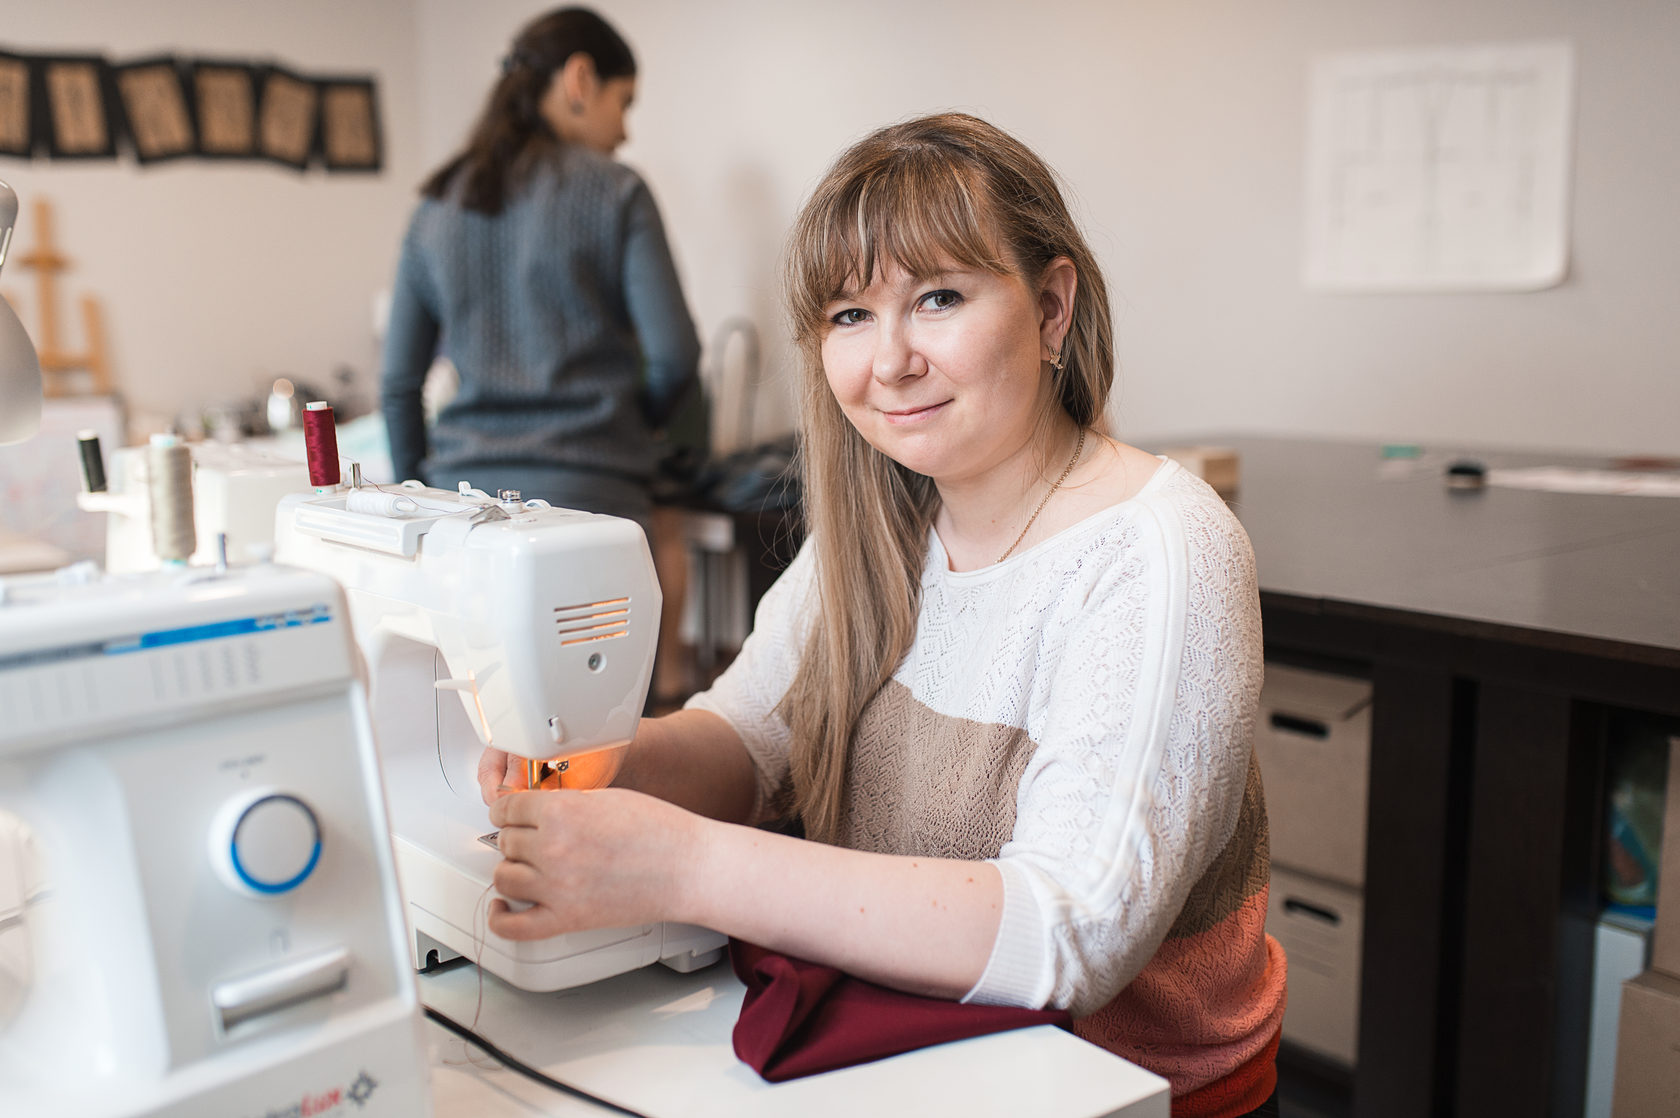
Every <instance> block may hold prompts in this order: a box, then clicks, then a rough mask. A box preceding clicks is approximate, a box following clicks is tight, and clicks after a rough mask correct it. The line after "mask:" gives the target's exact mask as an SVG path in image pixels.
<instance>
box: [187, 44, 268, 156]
mask: <svg viewBox="0 0 1680 1118" xmlns="http://www.w3.org/2000/svg"><path fill="white" fill-rule="evenodd" d="M187 87H188V92H189V93H190V94H191V97H192V113H193V123H194V125H195V126H196V128H197V132H198V154H199V155H201V156H204V157H205V158H208V159H253V158H255V157H256V155H257V68H256V67H255V66H252V65H250V64H248V63H244V62H218V61H207V60H204V59H197V60H195V61H194V62H193V63H192V67H191V70H190V71H189V81H188V82H187Z"/></svg>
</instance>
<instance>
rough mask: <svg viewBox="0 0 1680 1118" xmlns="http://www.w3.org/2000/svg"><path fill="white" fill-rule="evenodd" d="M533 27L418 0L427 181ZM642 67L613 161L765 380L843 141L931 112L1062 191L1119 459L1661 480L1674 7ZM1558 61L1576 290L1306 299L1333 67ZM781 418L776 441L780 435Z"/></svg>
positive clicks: (844, 27)
mask: <svg viewBox="0 0 1680 1118" xmlns="http://www.w3.org/2000/svg"><path fill="white" fill-rule="evenodd" d="M545 7H546V5H544V4H540V3H533V2H531V0H481V2H479V3H475V4H473V5H471V6H467V5H462V4H457V3H455V2H454V0H418V19H419V59H420V67H419V106H420V119H421V127H422V134H421V135H422V141H421V150H422V154H423V162H424V163H426V164H428V165H429V164H430V163H432V162H435V161H438V160H441V159H442V158H443V157H444V156H445V155H447V154H449V152H450V151H451V150H452V149H453V148H454V147H455V146H456V145H457V144H458V143H459V142H460V140H461V139H462V137H463V136H464V134H465V131H466V129H467V127H468V125H469V123H470V121H471V118H472V117H473V115H474V114H475V113H476V112H477V110H478V107H479V104H480V102H481V100H482V98H483V96H484V94H485V92H486V91H487V89H488V87H489V84H490V81H491V79H492V77H493V76H494V67H495V63H496V60H497V58H498V57H499V56H500V54H501V53H502V52H503V50H504V49H505V46H506V43H507V42H508V41H509V39H511V37H512V35H513V33H514V31H515V30H516V29H517V27H518V26H519V24H520V23H521V22H523V21H524V20H525V19H526V18H528V17H529V16H531V15H533V14H535V13H537V12H539V11H541V10H543V9H544V8H545ZM600 7H601V10H602V11H603V12H604V13H605V14H606V15H607V16H608V17H609V18H610V19H612V20H613V21H614V22H615V23H617V24H618V25H619V26H620V28H621V29H622V30H623V31H624V33H625V34H626V36H627V37H628V38H629V39H630V40H631V42H632V44H633V46H634V47H635V48H636V51H637V53H638V56H639V59H640V61H641V64H642V78H641V88H640V92H639V98H638V104H637V106H636V108H635V110H634V111H633V115H632V119H631V133H632V141H631V143H630V145H628V146H627V147H626V148H625V149H624V151H623V152H622V156H623V158H625V159H626V160H627V161H628V162H630V163H632V164H634V165H636V166H638V167H639V168H640V169H641V170H642V171H643V172H644V173H645V174H646V175H647V177H648V179H649V180H650V182H651V183H652V185H653V188H654V192H655V195H656V196H657V197H658V198H659V200H660V203H661V205H662V207H663V209H664V212H665V216H666V220H667V222H668V224H669V226H670V228H671V232H672V236H673V239H674V242H675V244H676V250H677V253H678V256H679V267H680V268H681V270H682V274H683V278H684V281H685V283H686V286H687V290H688V293H689V298H690V301H691V304H692V305H693V307H694V308H695V311H696V314H697V315H698V317H699V319H700V321H701V325H702V331H703V333H707V334H709V333H710V332H711V331H712V330H714V329H715V328H716V327H717V325H718V324H719V323H720V322H721V321H722V320H724V319H725V318H727V317H728V316H730V315H734V314H740V313H746V314H749V315H751V316H752V317H753V318H754V319H756V320H757V321H758V322H759V323H760V326H761V329H763V330H764V331H765V332H766V335H767V340H771V341H774V342H775V343H776V344H773V345H771V346H770V347H769V349H770V353H771V355H772V357H773V359H775V360H776V363H777V364H778V366H779V367H782V368H785V364H786V349H785V342H782V341H781V339H782V336H783V331H782V329H781V326H780V321H779V317H778V313H777V311H776V309H775V307H776V303H775V300H776V294H777V291H776V287H777V285H776V279H775V267H776V254H777V252H778V250H779V247H780V243H781V237H782V234H783V232H784V230H785V229H786V228H787V225H788V223H789V221H790V219H791V217H792V215H793V212H794V210H795V208H796V207H797V205H798V203H799V201H800V199H801V197H802V196H803V194H804V192H805V191H806V190H808V189H809V187H810V186H811V185H812V184H813V182H814V181H815V179H816V178H817V177H818V176H819V175H820V174H821V172H822V170H823V168H824V167H825V165H826V164H827V162H828V161H829V160H830V159H831V158H832V157H833V156H834V155H835V154H836V153H837V152H838V150H839V149H840V148H841V147H842V146H844V145H845V144H846V143H847V142H848V141H849V140H851V139H853V138H855V137H857V136H859V135H860V134H862V133H863V132H865V131H867V130H868V129H870V128H872V127H874V126H877V125H879V124H882V123H886V122H889V121H892V120H896V119H900V118H902V117H905V116H909V115H913V114H916V113H920V112H924V111H931V110H936V109H943V108H962V109H966V110H969V111H972V112H976V113H978V114H980V115H982V116H985V117H987V118H989V119H991V120H993V121H995V122H996V123H998V124H1000V125H1002V126H1004V127H1006V128H1008V129H1010V130H1012V131H1014V132H1016V133H1017V134H1019V135H1020V136H1022V137H1023V138H1024V139H1026V140H1027V141H1028V142H1029V143H1031V144H1032V145H1033V146H1034V147H1036V148H1037V149H1038V150H1039V152H1040V153H1041V154H1043V155H1044V156H1045V157H1046V158H1047V159H1049V160H1050V162H1051V163H1053V164H1054V165H1055V166H1056V167H1057V168H1058V169H1059V170H1060V171H1061V172H1062V173H1063V174H1064V175H1065V177H1066V178H1067V180H1068V181H1069V182H1070V183H1071V184H1072V186H1073V188H1074V192H1075V194H1076V195H1077V200H1078V206H1079V208H1080V210H1081V212H1082V213H1083V215H1084V216H1085V218H1086V220H1087V227H1088V230H1089V232H1090V234H1091V236H1092V239H1093V242H1094V245H1095V247H1096V249H1097V251H1098V253H1099V255H1100V257H1101V259H1102V261H1103V264H1104V266H1105V268H1106V270H1107V272H1108V275H1109V280H1110V286H1111V289H1112V291H1113V294H1114V300H1115V305H1116V310H1117V313H1118V320H1117V321H1118V328H1119V335H1120V340H1119V354H1120V359H1121V363H1122V370H1121V377H1122V383H1121V396H1120V404H1119V408H1118V410H1117V417H1118V419H1119V421H1120V425H1121V428H1122V431H1123V432H1131V433H1133V434H1134V435H1140V436H1147V435H1149V434H1153V433H1160V432H1171V431H1207V430H1247V431H1258V432H1300V433H1307V434H1316V435H1324V436H1331V437H1349V438H1368V439H1408V440H1415V441H1421V442H1425V443H1434V444H1438V445H1439V444H1447V443H1453V442H1469V443H1476V444H1481V445H1487V444H1524V445H1531V446H1548V447H1555V448H1577V449H1601V450H1612V451H1615V450H1620V451H1635V450H1638V451H1653V452H1656V451H1661V452H1668V453H1677V452H1680V422H1676V417H1677V416H1680V369H1677V367H1676V366H1677V359H1676V354H1677V353H1680V315H1677V314H1675V312H1674V308H1675V306H1676V304H1680V211H1677V207H1676V206H1675V205H1674V203H1673V197H1674V190H1675V187H1674V184H1675V183H1676V182H1680V129H1676V128H1674V126H1673V125H1672V123H1671V122H1672V121H1673V120H1674V119H1675V118H1676V116H1680V67H1676V66H1675V65H1674V60H1675V58H1676V57H1680V4H1675V3H1673V0H1596V2H1589V0H1477V2H1476V3H1474V4H1464V3H1462V2H1460V0H1383V2H1380V3H1379V2H1376V0H1271V2H1268V3H1264V4H1255V3H1252V2H1250V0H1194V2H1191V3H1181V2H1176V0H1130V2H1115V0H1107V2H1104V0H1085V2H1077V0H1035V2H1033V3H1022V2H1020V0H969V2H966V3H961V4H911V3H905V2H903V0H853V2H852V3H848V4H844V5H833V4H810V3H796V2H791V0H708V2H703V3H701V2H680V0H616V2H612V3H607V2H606V0H602V2H601V4H600ZM1552 37H1564V38H1568V39H1570V40H1572V41H1573V42H1574V43H1575V44H1576V48H1577V52H1578V53H1577V65H1578V77H1577V121H1576V133H1575V136H1576V156H1575V173H1574V205H1573V213H1572V222H1573V235H1572V267H1571V274H1570V277H1569V279H1568V281H1567V282H1566V283H1565V284H1564V285H1563V286H1561V287H1559V288H1557V289H1554V290H1551V291H1546V292H1542V293H1538V294H1531V295H1474V296H1472V295H1417V296H1394V295H1359V296H1354V295H1340V296H1330V295H1322V294H1308V293H1306V292H1304V291H1303V290H1302V289H1301V287H1300V283H1299V280H1298V276H1299V274H1300V248H1299V246H1300V242H1301V223H1302V215H1301V205H1302V202H1301V199H1302V165H1303V159H1304V150H1303V145H1304V132H1305V121H1306V105H1305V96H1306V81H1307V67H1308V62H1309V60H1310V58H1311V57H1312V56H1313V55H1314V54H1315V53H1317V52H1321V51H1341V50H1354V49H1367V48H1383V47H1389V46H1398V45H1414V46H1426V45H1438V44H1459V43H1477V42H1498V41H1517V40H1528V39H1536V38H1552ZM776 411H777V412H779V413H780V414H783V415H785V404H783V403H781V402H780V401H778V402H777V403H776Z"/></svg>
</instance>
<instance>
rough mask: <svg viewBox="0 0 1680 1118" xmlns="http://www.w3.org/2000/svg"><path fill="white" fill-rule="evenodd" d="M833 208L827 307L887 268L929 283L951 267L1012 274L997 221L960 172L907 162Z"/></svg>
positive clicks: (827, 243) (825, 277) (824, 271)
mask: <svg viewBox="0 0 1680 1118" xmlns="http://www.w3.org/2000/svg"><path fill="white" fill-rule="evenodd" d="M838 201H839V204H838V205H836V206H835V208H834V210H833V211H832V214H831V217H830V222H829V227H828V230H827V236H825V237H824V238H823V253H822V257H823V258H822V259H821V260H820V261H818V262H817V264H818V269H819V271H820V274H821V276H822V289H823V291H824V292H825V297H824V298H823V299H822V303H823V304H827V303H830V302H833V301H834V300H836V299H840V298H842V297H843V296H845V295H846V294H847V293H849V292H856V291H861V290H862V289H864V288H866V287H868V286H869V284H870V283H871V282H872V281H873V280H874V278H875V277H876V276H877V275H879V273H880V272H881V271H882V270H884V269H896V270H901V271H903V272H904V273H905V274H906V275H909V276H910V277H912V278H913V279H917V280H923V279H928V278H930V277H932V276H935V275H938V274H939V273H941V272H944V271H947V270H949V269H950V268H951V267H952V266H953V265H954V266H956V267H959V268H981V269H985V270H986V271H990V272H999V273H1007V272H1008V271H1009V263H1008V261H1007V260H1005V259H1004V258H1003V256H1002V255H1001V254H1000V253H999V252H998V249H997V237H996V233H995V229H994V223H993V222H992V221H990V220H989V219H988V215H986V214H985V213H984V212H983V211H982V208H981V206H980V205H979V203H978V202H977V201H976V197H975V191H974V190H973V189H972V188H971V186H970V184H969V183H968V182H967V181H966V178H965V176H964V175H963V174H962V173H961V169H960V168H956V167H952V166H950V165H948V164H939V163H935V162H934V161H931V160H929V161H922V160H908V159H906V160H902V161H897V162H895V163H893V164H890V165H889V166H887V167H885V168H882V169H881V170H880V171H879V172H878V173H877V174H875V175H871V176H869V177H868V178H865V179H862V180H861V181H860V182H859V183H858V184H857V187H856V189H855V190H853V191H849V192H847V195H846V196H845V197H843V198H842V199H839V200H838Z"/></svg>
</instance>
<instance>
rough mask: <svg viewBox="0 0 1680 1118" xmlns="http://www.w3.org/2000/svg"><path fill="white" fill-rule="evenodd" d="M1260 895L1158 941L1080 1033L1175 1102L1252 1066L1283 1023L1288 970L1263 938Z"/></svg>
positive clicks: (1080, 1023) (1273, 944)
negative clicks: (1207, 923)
mask: <svg viewBox="0 0 1680 1118" xmlns="http://www.w3.org/2000/svg"><path fill="white" fill-rule="evenodd" d="M1268 892H1269V890H1267V889H1262V890H1261V891H1260V892H1259V893H1258V894H1256V895H1255V896H1253V897H1250V898H1249V899H1248V900H1247V901H1245V902H1244V903H1243V904H1242V905H1241V906H1240V907H1238V908H1237V909H1236V910H1235V911H1233V912H1232V913H1231V915H1230V916H1228V917H1226V918H1225V919H1224V920H1221V921H1220V922H1219V923H1218V924H1216V925H1214V926H1213V927H1212V928H1209V929H1208V930H1207V931H1205V932H1200V933H1198V934H1196V935H1193V936H1185V937H1184V938H1182V939H1171V940H1167V941H1165V942H1164V943H1162V944H1161V947H1160V949H1159V950H1157V951H1156V953H1155V957H1154V958H1153V959H1151V960H1150V961H1149V964H1148V965H1147V966H1145V967H1144V968H1143V970H1142V971H1141V972H1140V973H1139V974H1138V976H1137V977H1136V978H1134V979H1133V980H1132V982H1131V984H1130V985H1129V986H1127V987H1126V988H1125V989H1124V990H1122V991H1121V992H1120V994H1119V995H1118V996H1117V997H1116V998H1115V999H1114V1000H1113V1001H1111V1002H1109V1003H1108V1004H1107V1005H1106V1006H1104V1007H1103V1008H1101V1009H1099V1010H1098V1011H1097V1012H1095V1013H1093V1014H1091V1015H1090V1016H1089V1017H1083V1018H1081V1019H1079V1020H1077V1021H1075V1022H1074V1023H1073V1031H1074V1032H1075V1033H1077V1034H1079V1035H1080V1036H1082V1037H1084V1038H1085V1039H1086V1040H1089V1041H1090V1042H1091V1043H1093V1044H1097V1045H1100V1046H1102V1047H1103V1048H1106V1049H1108V1050H1109V1051H1110V1052H1114V1053H1116V1054H1117V1055H1119V1056H1122V1057H1124V1058H1125V1059H1128V1060H1130V1061H1132V1062H1133V1063H1135V1064H1138V1065H1140V1066H1142V1067H1145V1068H1148V1069H1149V1070H1150V1071H1152V1072H1154V1073H1155V1074H1156V1075H1160V1076H1163V1077H1165V1078H1166V1079H1167V1080H1168V1081H1170V1082H1171V1083H1172V1092H1173V1095H1174V1096H1175V1097H1177V1096H1183V1095H1189V1094H1191V1093H1192V1092H1195V1091H1198V1090H1200V1089H1201V1088H1203V1087H1206V1086H1208V1085H1209V1084H1212V1083H1215V1082H1217V1081H1218V1080H1221V1079H1224V1078H1225V1077H1226V1076H1228V1075H1231V1074H1232V1073H1233V1072H1235V1071H1236V1070H1237V1069H1238V1068H1240V1067H1242V1066H1243V1065H1245V1064H1247V1063H1248V1062H1249V1061H1251V1060H1253V1059H1255V1058H1256V1057H1257V1056H1259V1055H1260V1054H1261V1052H1262V1051H1263V1050H1264V1049H1265V1047H1266V1045H1267V1044H1268V1042H1270V1041H1271V1040H1273V1039H1274V1038H1275V1037H1276V1036H1277V1033H1278V1031H1279V1029H1281V1028H1282V1026H1283V1009H1284V999H1285V979H1286V977H1287V970H1288V965H1287V962H1286V960H1285V959H1284V954H1283V948H1281V947H1279V946H1278V943H1277V941H1276V940H1274V939H1272V938H1271V937H1270V936H1268V935H1266V897H1267V893H1268Z"/></svg>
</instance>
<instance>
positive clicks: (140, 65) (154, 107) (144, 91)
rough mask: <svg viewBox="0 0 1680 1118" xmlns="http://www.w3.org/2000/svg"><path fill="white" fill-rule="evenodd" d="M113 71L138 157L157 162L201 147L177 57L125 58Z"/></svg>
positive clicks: (148, 161) (145, 160) (118, 97)
mask: <svg viewBox="0 0 1680 1118" xmlns="http://www.w3.org/2000/svg"><path fill="white" fill-rule="evenodd" d="M111 73H112V75H113V79H112V80H113V82H114V84H115V85H116V88H117V100H118V101H119V102H120V103H121V105H122V111H123V119H124V121H125V123H126V124H127V129H128V136H129V139H130V141H132V142H133V144H134V157H135V158H136V159H138V160H139V161H140V162H141V163H155V162H157V161H159V160H162V159H179V158H180V157H181V156H184V155H192V154H194V153H196V152H197V151H198V137H197V130H196V129H195V128H194V127H193V114H192V108H191V105H190V103H189V101H188V97H187V87H186V83H185V82H184V81H183V80H182V76H181V68H180V66H179V65H178V64H177V63H176V61H175V59H174V58H172V57H167V56H164V57H158V58H145V59H140V60H138V61H135V62H124V63H120V64H117V65H114V66H112V67H111Z"/></svg>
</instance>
